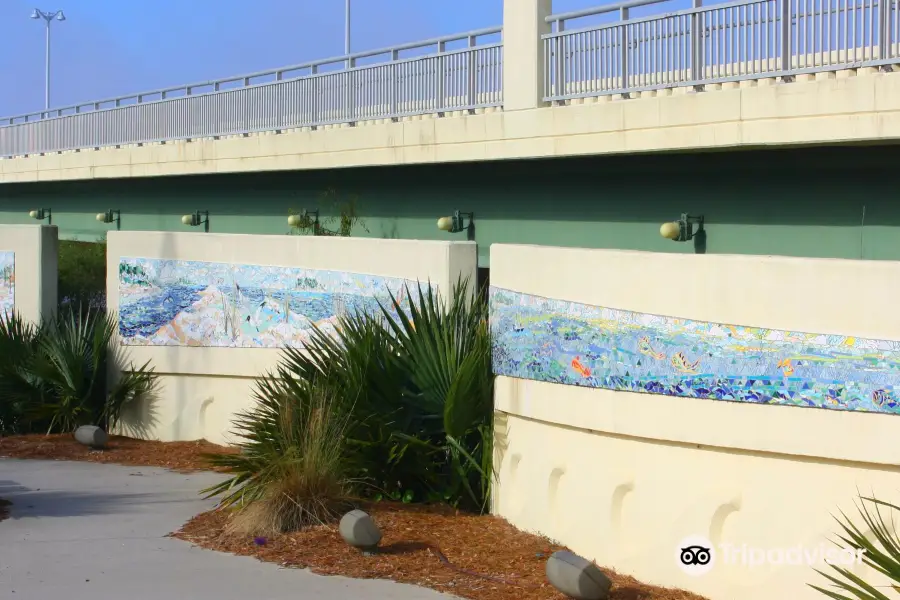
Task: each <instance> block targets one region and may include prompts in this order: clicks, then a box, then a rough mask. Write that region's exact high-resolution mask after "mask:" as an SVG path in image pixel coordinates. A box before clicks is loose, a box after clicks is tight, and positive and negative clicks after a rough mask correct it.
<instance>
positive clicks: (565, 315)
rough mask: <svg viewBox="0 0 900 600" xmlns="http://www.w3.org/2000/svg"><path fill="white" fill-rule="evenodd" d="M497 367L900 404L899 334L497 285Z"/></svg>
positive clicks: (742, 393)
mask: <svg viewBox="0 0 900 600" xmlns="http://www.w3.org/2000/svg"><path fill="white" fill-rule="evenodd" d="M490 304H491V334H492V339H493V364H494V372H495V373H496V374H498V375H508V376H510V377H519V378H523V379H534V380H538V381H549V382H553V383H563V384H568V385H578V386H584V387H594V388H606V389H612V390H622V391H630V392H646V393H651V394H665V395H668V396H686V397H692V398H708V399H713V400H727V401H735V402H753V403H758V404H783V405H790V406H807V407H818V408H829V409H837V410H853V411H868V412H880V413H894V414H896V413H900V401H898V397H900V342H891V341H884V340H871V339H863V338H857V337H849V336H842V335H825V334H815V333H802V332H793V331H779V330H775V329H758V328H754V327H743V326H736V325H720V324H717V323H707V322H703V321H691V320H687V319H678V318H674V317H665V316H659V315H650V314H643V313H635V312H630V311H626V310H616V309H611V308H601V307H597V306H588V305H585V304H578V303H575V302H566V301H561V300H552V299H548V298H542V297H539V296H532V295H528V294H521V293H518V292H511V291H508V290H504V289H500V288H496V287H492V288H491V290H490Z"/></svg>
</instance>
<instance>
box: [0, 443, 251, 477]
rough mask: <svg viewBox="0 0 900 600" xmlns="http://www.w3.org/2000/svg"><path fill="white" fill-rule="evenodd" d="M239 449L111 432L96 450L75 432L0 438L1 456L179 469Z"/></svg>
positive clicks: (204, 466) (200, 466)
mask: <svg viewBox="0 0 900 600" xmlns="http://www.w3.org/2000/svg"><path fill="white" fill-rule="evenodd" d="M223 452H237V450H235V449H234V448H227V447H224V446H217V445H216V444H211V443H210V442H207V441H198V442H152V441H144V440H135V439H131V438H126V437H119V436H110V438H109V444H108V445H107V448H106V449H104V450H92V449H91V448H88V447H87V446H83V445H81V444H79V443H78V442H76V441H75V438H74V437H72V435H71V434H54V435H42V434H32V435H15V436H10V437H5V438H0V457H2V458H32V459H42V460H80V461H88V462H97V463H114V464H120V465H129V466H139V467H163V468H166V469H171V470H172V471H177V472H179V473H189V472H192V471H211V470H214V469H213V468H212V467H210V465H209V463H208V462H207V461H206V459H205V458H203V455H204V454H206V453H223Z"/></svg>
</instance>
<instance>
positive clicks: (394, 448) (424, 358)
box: [207, 281, 493, 510]
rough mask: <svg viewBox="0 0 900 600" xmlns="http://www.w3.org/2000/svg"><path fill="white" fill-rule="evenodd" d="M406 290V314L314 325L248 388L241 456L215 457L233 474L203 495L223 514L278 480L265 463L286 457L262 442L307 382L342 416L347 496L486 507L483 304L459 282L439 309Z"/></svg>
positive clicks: (433, 300)
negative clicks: (251, 391)
mask: <svg viewBox="0 0 900 600" xmlns="http://www.w3.org/2000/svg"><path fill="white" fill-rule="evenodd" d="M405 291H406V298H408V299H409V306H407V305H406V303H405V302H403V303H401V301H400V300H399V299H398V298H397V297H393V296H392V297H391V303H390V305H388V306H381V309H380V311H376V312H375V314H371V313H365V312H354V313H348V314H345V315H343V316H341V317H339V318H338V326H337V330H336V332H335V333H329V332H326V331H324V330H321V329H319V328H315V329H314V330H313V332H312V334H311V338H310V339H309V340H308V341H307V343H306V344H305V345H304V348H303V349H297V348H287V349H285V350H284V351H283V352H282V356H281V361H280V363H279V366H278V368H277V370H276V372H275V373H273V374H272V375H271V376H270V377H268V378H265V379H264V380H261V381H260V382H259V383H258V384H257V390H256V394H255V395H256V401H257V408H256V409H254V411H251V412H249V413H247V414H244V415H242V416H241V417H240V418H239V419H238V421H236V423H235V425H236V433H237V435H238V437H239V438H240V439H241V446H242V449H243V456H242V457H233V456H232V457H229V456H219V457H213V461H214V463H215V464H218V465H220V466H224V467H226V468H228V469H229V470H231V471H232V473H233V477H232V479H231V480H229V482H228V483H227V484H223V485H221V486H216V487H213V488H210V489H209V490H207V492H208V493H209V494H210V495H216V494H224V496H223V498H222V501H221V502H222V505H223V506H230V505H235V504H241V505H244V504H246V503H248V502H253V501H255V500H259V499H260V498H261V496H259V495H258V494H257V493H256V492H255V491H254V489H256V490H258V489H262V487H264V486H262V487H261V485H262V484H257V483H254V482H256V481H263V480H265V481H269V480H272V479H273V478H274V477H275V476H276V474H277V473H278V471H277V469H276V470H275V471H273V470H271V469H270V468H269V467H268V466H267V465H269V464H270V463H272V464H274V462H275V461H276V458H275V456H277V455H278V453H282V454H283V453H284V452H285V449H284V447H282V446H276V447H270V446H268V445H267V444H269V443H270V442H269V441H270V440H271V439H273V434H271V429H272V423H273V422H274V421H273V419H274V415H275V414H277V409H278V407H279V406H280V405H281V404H283V403H285V402H295V403H296V402H301V401H302V398H303V397H304V395H306V394H308V391H307V390H308V386H309V385H311V382H315V386H316V387H317V388H322V389H326V390H328V393H329V394H330V397H331V398H332V399H333V403H334V404H333V410H335V411H337V412H338V413H339V414H346V415H348V420H347V422H346V423H345V427H346V429H345V431H344V436H343V438H344V446H343V450H342V464H343V465H344V466H345V469H346V471H345V473H346V474H347V477H348V479H349V480H351V481H353V482H355V483H356V484H357V485H356V486H355V487H356V491H358V492H361V493H362V494H364V495H369V496H375V497H379V496H381V497H384V496H386V497H390V498H395V499H404V500H419V501H421V500H439V501H444V502H449V503H451V504H454V505H458V506H463V507H466V508H472V509H475V510H484V509H485V507H486V505H487V500H488V496H489V489H490V480H491V463H490V461H491V444H490V442H491V427H490V423H491V422H490V416H491V395H492V389H493V376H492V374H491V369H490V339H489V336H488V330H487V319H486V317H487V307H486V303H485V302H484V299H483V298H481V297H478V298H477V299H473V295H472V294H470V293H469V288H468V284H467V282H464V281H461V282H459V283H458V285H457V286H456V288H455V289H454V291H453V294H452V295H451V297H450V299H449V300H448V301H447V302H444V301H443V299H441V298H440V296H439V295H438V294H436V293H435V292H433V291H432V290H431V289H428V291H423V290H421V289H420V290H419V291H418V292H417V293H410V290H409V289H407V290H405ZM277 382H282V383H277ZM260 449H264V450H265V451H261V450H260ZM270 455H271V458H267V456H270ZM248 457H253V460H250V459H249V458H248Z"/></svg>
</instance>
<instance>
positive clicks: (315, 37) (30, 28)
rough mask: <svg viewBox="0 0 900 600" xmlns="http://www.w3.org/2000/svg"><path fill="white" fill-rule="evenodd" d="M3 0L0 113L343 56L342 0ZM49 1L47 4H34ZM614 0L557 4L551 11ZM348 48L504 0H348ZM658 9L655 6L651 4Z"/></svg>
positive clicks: (450, 22) (428, 33)
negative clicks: (55, 16)
mask: <svg viewBox="0 0 900 600" xmlns="http://www.w3.org/2000/svg"><path fill="white" fill-rule="evenodd" d="M33 1H34V0H0V116H13V115H16V114H20V113H25V112H32V111H39V110H41V109H43V107H44V21H43V20H35V21H33V20H31V19H29V18H28V17H29V15H30V14H31V11H32V9H33V8H35V7H37V8H40V9H42V10H44V11H51V10H57V9H62V10H63V11H64V12H65V14H66V18H67V20H66V21H65V22H61V23H60V22H55V21H54V22H53V24H52V26H51V29H52V56H51V60H52V71H51V77H52V83H51V97H50V104H51V106H65V105H68V104H73V103H75V102H86V101H90V100H94V99H103V98H109V97H114V96H118V95H124V94H128V93H132V92H138V91H146V90H153V89H156V88H161V87H167V86H171V85H178V84H183V83H192V82H195V81H206V80H209V79H215V78H219V77H226V76H229V75H238V74H241V73H244V72H253V71H260V70H263V69H269V68H274V67H279V66H283V65H290V64H297V63H301V62H306V61H310V60H315V59H317V58H327V57H332V56H337V55H340V54H343V51H344V0H50V1H51V2H52V3H51V4H38V5H35V4H34V3H33ZM39 1H40V2H44V1H45V0H39ZM609 1H610V0H554V12H563V11H569V10H577V9H581V8H587V7H591V6H596V5H599V4H604V3H606V2H609ZM352 2H353V10H352V50H353V51H354V52H356V51H362V50H368V49H372V48H380V47H383V46H390V45H394V44H401V43H405V42H411V41H416V40H420V39H427V38H431V37H435V36H440V35H446V34H453V33H458V32H464V31H468V30H471V29H480V28H483V27H494V26H499V25H501V21H502V12H503V2H502V0H352ZM656 11H659V12H662V11H660V9H656Z"/></svg>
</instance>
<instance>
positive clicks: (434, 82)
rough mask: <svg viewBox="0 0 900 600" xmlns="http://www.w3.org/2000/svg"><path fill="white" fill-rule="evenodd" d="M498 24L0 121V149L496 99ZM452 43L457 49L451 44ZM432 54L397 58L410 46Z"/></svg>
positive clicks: (122, 140)
mask: <svg viewBox="0 0 900 600" xmlns="http://www.w3.org/2000/svg"><path fill="white" fill-rule="evenodd" d="M500 33H501V29H500V28H494V29H481V30H477V31H470V32H466V33H462V34H458V35H453V36H447V37H442V38H435V39H430V40H425V41H422V42H415V43H411V44H405V45H401V46H395V47H391V48H384V49H379V50H373V51H369V52H362V53H357V54H351V55H349V56H340V57H336V58H330V59H325V60H320V61H315V62H310V63H305V64H301V65H293V66H290V67H284V68H281V69H276V70H272V71H263V72H258V73H251V74H248V75H241V76H238V77H230V78H228V79H220V80H215V81H207V82H202V83H195V84H191V85H186V86H180V87H176V88H167V89H160V90H154V91H149V92H142V93H140V94H132V95H130V96H122V97H119V98H111V99H106V100H99V101H93V102H87V103H82V104H77V105H72V106H67V107H63V108H56V109H52V110H49V111H42V112H38V113H32V114H27V115H19V116H15V117H6V118H2V119H0V156H20V155H27V154H38V153H45V152H55V151H64V150H72V149H80V148H95V147H103V146H119V145H127V144H138V143H149V142H157V141H165V140H178V139H192V138H202V137H218V136H226V135H236V134H244V133H252V132H257V131H272V130H282V129H293V128H298V127H315V126H320V125H328V124H337V123H355V122H358V121H364V120H375V119H396V118H399V117H404V116H411V115H418V114H426V113H443V112H450V111H462V110H467V109H476V108H482V107H490V106H499V105H500V104H501V103H502V97H503V94H502V91H503V90H502V83H501V75H502V60H503V56H502V53H503V48H502V42H501V41H500V40H499V39H497V40H495V41H487V42H485V41H482V38H487V37H489V36H493V37H496V38H499V34H500ZM455 45H461V46H462V47H460V48H453V46H455ZM423 50H424V51H428V50H431V52H429V53H427V54H423V55H418V56H404V54H406V53H408V52H409V51H419V52H422V51H423Z"/></svg>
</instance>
